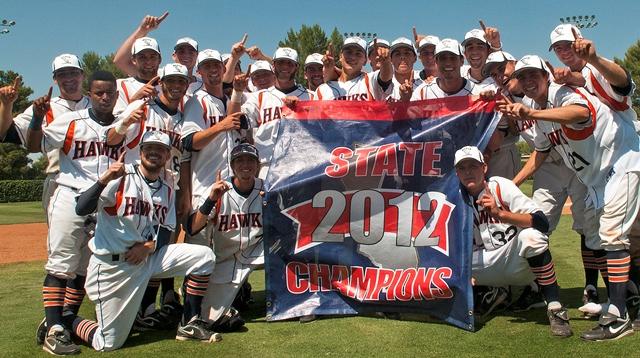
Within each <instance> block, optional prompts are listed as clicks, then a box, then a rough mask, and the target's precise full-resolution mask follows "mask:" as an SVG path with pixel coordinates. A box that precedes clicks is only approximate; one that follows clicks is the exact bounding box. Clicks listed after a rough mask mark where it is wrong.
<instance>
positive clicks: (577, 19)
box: [560, 15, 598, 29]
mask: <svg viewBox="0 0 640 358" xmlns="http://www.w3.org/2000/svg"><path fill="white" fill-rule="evenodd" d="M560 22H561V23H563V24H572V25H575V26H576V27H577V28H579V29H592V28H594V27H596V26H598V20H596V15H584V16H582V15H577V16H567V17H561V18H560Z"/></svg>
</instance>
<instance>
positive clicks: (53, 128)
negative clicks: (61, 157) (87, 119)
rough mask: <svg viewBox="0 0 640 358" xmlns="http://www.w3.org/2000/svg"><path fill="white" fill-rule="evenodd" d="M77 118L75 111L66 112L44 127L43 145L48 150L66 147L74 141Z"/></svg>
mask: <svg viewBox="0 0 640 358" xmlns="http://www.w3.org/2000/svg"><path fill="white" fill-rule="evenodd" d="M75 118H76V115H74V113H73V112H69V113H65V114H63V115H61V116H60V117H58V118H56V120H55V121H53V122H51V123H50V124H49V125H48V126H46V127H44V128H43V136H42V146H43V148H44V150H45V151H46V152H49V151H52V150H54V149H65V145H70V144H71V143H72V142H73V135H74V129H75V128H74V127H75Z"/></svg>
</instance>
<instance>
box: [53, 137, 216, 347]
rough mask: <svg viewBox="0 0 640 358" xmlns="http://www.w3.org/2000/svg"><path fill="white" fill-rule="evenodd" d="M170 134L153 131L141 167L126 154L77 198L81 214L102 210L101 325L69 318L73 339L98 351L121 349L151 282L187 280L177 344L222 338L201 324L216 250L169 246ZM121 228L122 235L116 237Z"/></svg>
mask: <svg viewBox="0 0 640 358" xmlns="http://www.w3.org/2000/svg"><path fill="white" fill-rule="evenodd" d="M171 148H172V144H171V139H170V138H169V136H168V135H167V134H166V133H162V132H159V131H148V132H146V133H145V134H144V136H143V138H142V140H141V143H140V152H141V153H140V163H139V164H133V165H132V164H124V154H123V155H121V156H120V158H119V160H118V161H117V162H116V163H114V164H112V165H111V166H110V167H109V169H108V170H107V171H106V172H104V173H103V174H102V175H101V176H100V177H99V179H98V180H96V182H95V183H94V184H93V185H92V186H91V187H90V188H89V189H88V190H87V191H85V192H84V193H83V194H82V195H81V196H80V198H79V199H78V204H77V206H76V208H75V211H76V212H77V213H78V214H80V215H86V214H89V213H92V212H94V211H96V209H97V225H96V232H95V237H94V238H93V239H92V240H91V242H90V244H89V246H90V248H91V251H92V253H93V255H92V256H91V260H90V263H89V276H88V277H87V283H86V289H87V294H88V296H89V298H90V299H91V301H92V302H93V303H94V304H95V305H96V319H97V320H96V322H93V321H89V320H86V319H83V318H81V317H78V316H76V315H71V316H68V317H65V319H66V321H67V322H68V324H69V325H70V326H72V327H73V332H74V334H75V335H76V336H77V337H78V338H79V339H80V340H82V341H84V342H87V343H89V344H91V345H92V346H93V348H94V349H96V350H98V351H111V350H115V349H118V348H120V347H121V346H122V345H123V344H124V342H125V341H126V339H127V336H128V335H129V331H130V330H131V327H132V325H133V322H134V320H135V318H136V312H137V310H138V308H139V307H140V302H141V301H142V297H143V293H144V290H142V289H141V288H142V287H145V286H146V285H147V283H148V282H149V280H150V279H151V278H152V277H155V278H161V277H173V276H179V275H180V276H182V275H184V276H185V281H184V284H183V287H184V292H185V299H184V301H185V307H184V313H183V316H182V320H181V322H180V325H179V327H178V331H177V334H176V339H177V340H180V341H182V340H198V341H204V342H213V341H217V340H219V339H220V338H221V337H220V336H219V334H216V333H213V332H211V331H210V330H209V329H207V328H206V323H205V322H204V321H203V320H202V319H200V307H201V304H202V297H203V296H204V293H205V291H206V289H207V285H208V282H209V274H210V273H211V271H212V269H213V254H212V253H211V250H208V249H207V248H205V247H202V246H199V245H189V244H168V243H169V239H170V236H171V231H172V230H173V229H174V228H175V225H176V214H175V195H174V191H173V188H172V186H171V185H170V184H168V183H166V182H165V181H163V180H162V173H163V172H164V171H165V165H166V162H167V161H168V160H169V158H170V157H171V150H172V149H171ZM115 231H118V232H119V233H120V234H119V235H114V234H113V233H114V232H115Z"/></svg>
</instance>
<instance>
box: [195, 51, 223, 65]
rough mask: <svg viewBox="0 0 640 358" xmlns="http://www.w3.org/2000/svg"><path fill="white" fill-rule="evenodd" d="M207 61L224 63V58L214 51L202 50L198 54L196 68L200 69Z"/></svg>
mask: <svg viewBox="0 0 640 358" xmlns="http://www.w3.org/2000/svg"><path fill="white" fill-rule="evenodd" d="M205 61H220V62H222V56H221V55H220V52H218V51H216V50H212V49H209V48H208V49H206V50H202V51H200V52H199V53H198V60H197V62H196V68H198V67H200V64H201V63H203V62H205Z"/></svg>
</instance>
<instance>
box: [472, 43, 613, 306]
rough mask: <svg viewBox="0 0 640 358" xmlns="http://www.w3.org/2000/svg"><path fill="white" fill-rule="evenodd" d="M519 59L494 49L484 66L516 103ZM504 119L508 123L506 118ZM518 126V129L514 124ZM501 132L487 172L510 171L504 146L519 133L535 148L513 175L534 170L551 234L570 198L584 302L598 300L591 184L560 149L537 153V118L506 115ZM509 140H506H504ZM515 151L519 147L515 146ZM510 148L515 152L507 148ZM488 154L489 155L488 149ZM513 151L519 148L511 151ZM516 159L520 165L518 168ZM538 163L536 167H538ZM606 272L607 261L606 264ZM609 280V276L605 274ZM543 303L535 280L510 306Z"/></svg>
mask: <svg viewBox="0 0 640 358" xmlns="http://www.w3.org/2000/svg"><path fill="white" fill-rule="evenodd" d="M515 64H516V60H515V58H514V57H513V56H511V55H510V54H509V53H507V52H503V51H497V52H493V53H491V54H490V55H489V57H488V58H487V61H486V63H485V65H484V67H483V69H482V71H483V72H485V74H486V75H489V76H491V77H492V78H493V79H494V81H495V82H496V84H497V86H498V88H500V89H501V90H502V95H503V96H507V97H508V98H510V100H511V101H513V102H522V99H523V98H524V94H523V93H522V89H521V88H520V85H519V83H518V80H517V79H515V78H512V77H511V75H512V74H513V71H514V70H515ZM505 122H506V123H505ZM514 126H515V130H513V129H514ZM498 133H504V140H503V142H502V144H501V146H500V147H499V148H500V150H499V151H497V152H494V155H491V156H490V158H491V159H490V161H489V172H492V166H494V167H495V168H498V169H497V170H496V169H493V172H496V171H498V172H500V171H503V172H506V173H512V169H511V168H515V166H512V165H510V163H511V162H512V161H511V160H509V159H510V158H511V157H512V155H508V156H507V157H506V158H505V155H504V154H503V153H504V152H505V150H503V148H504V147H505V146H507V145H508V143H510V142H514V141H515V140H517V138H518V137H519V136H521V137H522V138H523V139H524V140H525V141H526V142H527V144H528V145H529V146H530V147H531V148H532V149H534V150H533V152H532V154H531V157H530V158H529V161H527V164H526V165H525V167H524V168H523V169H522V170H521V171H520V172H519V173H517V174H516V175H515V177H514V178H513V182H514V183H515V184H516V185H518V186H519V185H520V184H522V183H523V182H524V181H525V180H526V179H527V178H528V177H530V176H531V175H533V201H535V202H536V204H538V205H539V206H540V208H542V211H543V212H544V213H545V215H546V216H547V219H548V220H549V231H548V232H547V233H546V234H547V235H548V236H550V235H551V232H553V231H554V230H555V228H556V226H557V225H558V222H559V221H560V216H561V214H562V209H563V207H564V203H565V202H566V200H567V198H568V197H571V201H572V207H571V215H572V217H573V226H572V228H573V230H574V231H576V232H577V233H578V234H579V235H580V238H581V240H580V241H581V245H580V246H581V253H582V263H583V267H584V271H585V290H584V294H583V304H588V303H589V302H598V300H599V299H598V293H597V287H598V273H599V267H598V266H599V264H598V260H602V261H605V262H606V260H605V257H604V255H605V252H604V251H603V250H591V249H589V248H588V247H586V245H585V242H586V241H585V240H586V237H585V233H586V234H589V235H597V228H596V230H585V220H584V219H585V205H584V203H585V197H586V194H587V189H586V187H585V186H584V184H582V183H581V182H580V180H579V179H578V178H577V177H576V175H575V173H574V172H573V171H572V170H571V169H570V168H568V167H567V166H566V165H564V162H563V161H562V158H561V157H560V154H558V153H557V152H556V150H555V149H553V148H551V149H550V150H549V151H547V152H538V151H536V150H535V145H534V139H533V138H534V137H535V123H534V122H533V121H514V120H512V119H509V118H507V116H503V119H502V120H501V122H500V124H499V125H498ZM505 142H507V144H505ZM516 150H517V149H516ZM507 152H511V150H510V149H507ZM485 156H486V154H485ZM513 156H515V153H514V154H513ZM519 164H520V163H518V167H519ZM534 165H535V166H534ZM605 272H606V265H605ZM603 279H604V280H605V282H606V275H604V276H603ZM540 303H541V297H540V295H539V293H537V285H535V284H533V285H532V286H527V287H526V288H525V290H524V292H523V294H522V295H521V296H520V298H519V299H518V301H516V302H515V303H514V304H513V305H512V306H511V307H512V308H514V309H515V310H527V309H530V308H533V307H535V306H537V305H539V304H540Z"/></svg>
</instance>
